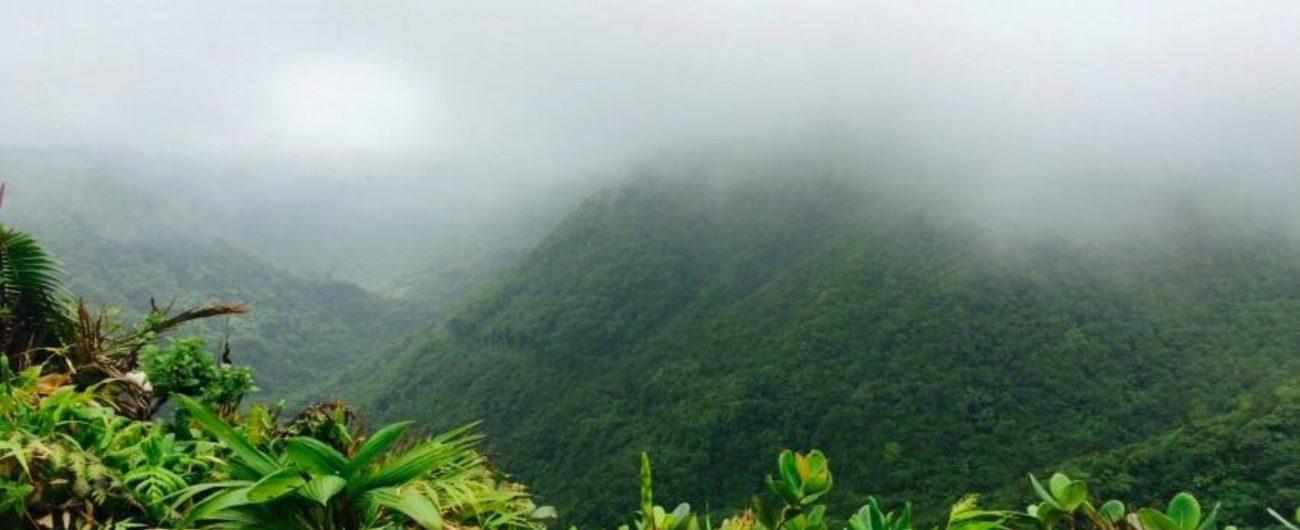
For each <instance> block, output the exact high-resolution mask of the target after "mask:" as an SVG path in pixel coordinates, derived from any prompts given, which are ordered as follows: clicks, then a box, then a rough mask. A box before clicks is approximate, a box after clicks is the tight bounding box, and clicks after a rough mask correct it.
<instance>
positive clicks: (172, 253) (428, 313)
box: [0, 152, 433, 401]
mask: <svg viewBox="0 0 1300 530" xmlns="http://www.w3.org/2000/svg"><path fill="white" fill-rule="evenodd" d="M20 154H24V155H26V156H19V155H18V154H15V153H11V152H0V160H2V161H3V164H0V181H5V182H7V183H8V191H9V193H8V197H7V198H6V203H5V205H4V209H3V210H0V220H3V221H4V222H7V223H12V224H15V225H19V226H23V227H24V228H26V229H28V230H30V231H31V232H32V233H33V234H34V235H36V236H37V237H38V238H39V239H40V240H41V241H43V242H44V243H45V244H46V245H47V246H48V247H49V248H50V249H51V250H52V251H53V252H54V253H55V254H56V255H58V256H59V258H60V259H61V260H62V261H63V263H64V266H65V268H66V269H67V270H68V272H69V273H70V274H69V276H70V278H71V284H72V288H73V290H74V291H75V292H77V293H78V295H79V296H82V297H84V298H85V299H86V301H87V302H88V303H89V304H91V305H92V306H95V307H98V306H114V307H117V308H120V309H121V310H122V311H123V312H124V313H126V315H128V316H131V317H134V316H139V315H143V314H144V313H145V312H146V311H148V310H149V305H150V300H151V299H152V300H155V301H156V302H157V304H158V305H159V306H167V305H168V304H174V305H175V307H176V308H177V309H180V308H185V307H187V306H195V305H200V304H204V303H211V302H214V301H223V302H245V303H247V304H248V305H249V308H250V310H251V312H250V313H249V314H248V315H244V316H240V317H235V318H231V319H229V321H228V322H217V323H208V324H205V325H203V326H199V327H198V328H197V329H198V330H201V331H202V332H203V333H202V334H203V335H204V336H205V337H206V338H207V339H208V340H209V341H210V342H211V343H212V346H213V349H217V348H218V345H219V344H220V343H221V342H222V341H225V340H226V339H227V338H228V339H229V341H230V344H231V350H232V355H233V357H234V358H235V359H236V360H237V361H238V362H240V363H246V364H249V365H251V366H253V367H254V368H256V369H257V370H258V379H259V381H260V383H261V384H262V385H263V388H264V391H263V392H261V393H259V394H256V395H254V396H253V398H254V399H259V400H273V399H277V398H281V397H290V398H294V399H295V401H297V400H300V399H305V398H306V397H308V396H319V395H321V394H322V393H328V392H329V390H328V389H327V388H322V386H321V385H320V384H319V383H320V382H321V381H324V380H325V379H327V378H329V377H332V376H334V375H335V374H336V373H338V372H340V371H342V369H343V367H344V366H347V365H348V364H350V363H352V362H355V361H356V360H357V359H358V358H360V357H364V356H365V355H367V354H369V353H370V352H372V351H382V350H385V349H388V348H392V347H393V345H394V344H397V343H398V342H399V340H400V339H401V337H403V336H404V335H406V334H407V333H409V332H410V331H411V330H413V329H419V328H423V327H425V326H427V325H429V322H431V321H432V320H433V317H432V314H433V311H432V310H431V309H429V308H428V306H427V305H422V304H414V303H406V302H401V301H396V300H392V299H388V298H384V297H381V296H378V295H376V294H373V293H370V292H368V291H366V290H364V289H362V288H360V287H357V286H355V285H352V284H350V283H345V282H340V281H329V280H317V279H307V278H303V277H301V276H299V275H296V274H294V273H292V272H289V271H286V270H284V269H281V268H279V267H276V266H274V265H272V264H270V263H268V262H266V261H265V260H263V259H261V258H259V257H256V256H254V255H253V254H252V253H251V252H250V251H249V250H247V247H246V246H243V245H240V244H238V243H235V242H231V241H230V240H228V239H226V238H224V237H223V236H222V235H221V234H222V231H221V230H217V229H215V227H213V226H211V225H210V223H207V219H206V218H205V216H204V212H203V211H200V210H196V209H194V208H191V207H188V206H187V205H186V204H184V203H175V202H170V201H167V200H164V199H162V198H161V197H159V196H158V195H157V194H155V193H152V191H151V190H150V189H148V188H146V187H142V186H139V185H138V184H132V183H131V182H129V179H124V178H120V176H118V175H117V174H116V171H118V170H119V169H121V168H119V167H117V166H115V165H113V164H110V163H106V162H103V161H101V160H97V159H95V158H93V157H90V158H78V157H69V158H67V159H57V158H51V157H49V156H36V155H30V154H28V153H26V152H20Z"/></svg>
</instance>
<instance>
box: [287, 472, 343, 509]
mask: <svg viewBox="0 0 1300 530" xmlns="http://www.w3.org/2000/svg"><path fill="white" fill-rule="evenodd" d="M347 485H348V481H347V480H344V479H343V477H340V476H336V475H320V476H316V477H312V479H311V480H308V481H307V483H306V484H303V486H302V487H301V488H298V495H299V496H301V497H303V498H306V499H309V500H312V501H315V502H316V504H319V505H321V506H327V505H328V504H329V501H330V499H332V498H334V496H335V495H338V493H339V492H340V491H343V488H345V487H347Z"/></svg>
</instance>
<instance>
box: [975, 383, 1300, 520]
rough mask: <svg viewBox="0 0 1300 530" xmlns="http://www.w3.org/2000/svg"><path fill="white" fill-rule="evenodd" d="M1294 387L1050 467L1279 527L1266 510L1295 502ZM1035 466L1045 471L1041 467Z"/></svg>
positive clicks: (1109, 492) (1297, 435)
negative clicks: (1191, 495) (1205, 503)
mask: <svg viewBox="0 0 1300 530" xmlns="http://www.w3.org/2000/svg"><path fill="white" fill-rule="evenodd" d="M1297 457H1300V389H1297V388H1296V387H1295V386H1293V385H1287V386H1283V387H1280V388H1278V389H1276V390H1274V391H1270V392H1261V393H1260V394H1259V395H1258V396H1249V397H1248V398H1243V399H1242V400H1240V403H1239V404H1238V406H1237V407H1236V408H1235V409H1233V410H1232V411H1230V412H1227V413H1224V414H1221V415H1218V416H1214V417H1212V418H1208V419H1204V420H1199V421H1195V422H1192V423H1191V424H1189V425H1187V426H1184V427H1180V428H1178V429H1176V430H1174V431H1172V432H1169V433H1165V434H1161V435H1158V436H1154V437H1152V438H1150V439H1147V440H1143V441H1141V442H1138V443H1134V444H1131V445H1125V446H1122V447H1119V448H1115V449H1111V450H1107V451H1103V452H1100V453H1096V454H1092V455H1087V456H1083V457H1079V458H1071V459H1069V460H1067V461H1065V462H1064V463H1061V464H1058V465H1056V466H1054V467H1052V468H1050V470H1063V471H1066V472H1067V473H1069V474H1070V476H1071V477H1079V478H1086V479H1087V480H1088V482H1089V484H1090V486H1092V488H1093V490H1094V491H1097V492H1098V493H1099V494H1101V495H1103V496H1105V497H1115V498H1122V499H1126V500H1129V501H1130V502H1132V503H1135V504H1137V505H1149V506H1158V505H1159V504H1160V503H1161V502H1163V500H1164V499H1167V498H1169V497H1171V496H1172V495H1174V494H1176V493H1178V492H1179V491H1182V490H1185V489H1189V488H1190V489H1194V490H1195V491H1196V492H1197V495H1200V496H1201V498H1204V499H1210V500H1213V501H1215V502H1221V503H1222V509H1223V511H1222V513H1221V516H1220V520H1222V521H1231V522H1232V523H1233V524H1235V525H1239V526H1244V527H1249V528H1258V527H1273V526H1278V525H1277V522H1276V521H1274V520H1272V519H1270V518H1269V516H1268V515H1267V509H1268V508H1274V509H1277V510H1278V511H1280V512H1282V513H1291V511H1292V508H1293V507H1295V506H1300V489H1297V485H1300V466H1297V465H1296V460H1297ZM1042 471H1049V469H1048V468H1044V469H1043V470H1042ZM1028 489H1029V488H1028V486H1026V485H1025V484H1017V485H1016V487H1014V488H1008V489H1006V490H1003V491H999V492H997V493H996V495H995V496H994V497H995V499H994V500H993V501H992V502H995V503H1005V504H1006V505H1009V506H1014V505H1016V503H1017V502H1019V503H1025V502H1029V501H1032V500H1033V499H1032V493H1029V492H1028Z"/></svg>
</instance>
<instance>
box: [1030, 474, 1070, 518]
mask: <svg viewBox="0 0 1300 530" xmlns="http://www.w3.org/2000/svg"><path fill="white" fill-rule="evenodd" d="M1029 483H1030V484H1032V485H1033V486H1034V493H1036V494H1038V498H1040V499H1042V500H1043V503H1044V504H1047V505H1048V506H1051V507H1053V508H1056V509H1057V510H1064V508H1062V507H1061V505H1060V504H1059V503H1057V502H1056V498H1055V497H1052V494H1051V493H1048V492H1047V488H1044V487H1043V485H1042V484H1041V483H1039V482H1038V479H1037V478H1036V477H1034V474H1033V473H1030V474H1029Z"/></svg>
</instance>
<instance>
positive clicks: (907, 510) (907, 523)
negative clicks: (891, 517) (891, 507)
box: [894, 502, 912, 530]
mask: <svg viewBox="0 0 1300 530" xmlns="http://www.w3.org/2000/svg"><path fill="white" fill-rule="evenodd" d="M894 528H896V529H898V530H911V528H912V503H910V502H907V503H903V513H902V514H901V515H899V517H898V520H897V521H895V522H894Z"/></svg>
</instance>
